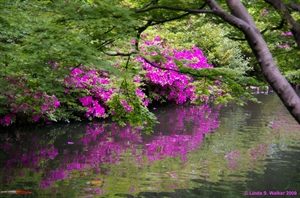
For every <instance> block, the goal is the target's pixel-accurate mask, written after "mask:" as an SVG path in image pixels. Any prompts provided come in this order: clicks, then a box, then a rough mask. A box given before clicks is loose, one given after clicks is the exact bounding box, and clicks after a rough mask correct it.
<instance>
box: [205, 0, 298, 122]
mask: <svg viewBox="0 0 300 198" xmlns="http://www.w3.org/2000/svg"><path fill="white" fill-rule="evenodd" d="M226 2H227V5H228V8H229V9H230V11H231V13H232V15H231V14H229V13H227V12H226V11H225V10H223V9H222V8H221V7H220V6H219V5H218V4H217V3H216V1H215V0H206V3H207V5H209V7H210V8H211V9H212V10H213V11H214V14H215V15H217V16H219V17H220V18H222V19H223V20H224V21H225V22H227V23H229V24H231V25H232V26H235V27H237V28H238V29H240V30H241V31H242V32H243V33H244V34H245V36H246V39H247V41H248V43H249V45H250V47H251V49H252V51H253V53H254V54H255V56H256V58H257V60H258V63H259V65H260V68H261V70H262V73H263V75H264V77H265V79H266V80H267V81H268V83H269V84H270V86H271V87H272V88H273V90H274V91H275V92H276V93H277V95H278V96H279V98H280V99H281V101H282V102H283V104H284V105H285V106H286V108H287V109H288V111H289V112H290V113H291V115H292V116H293V117H294V118H295V119H296V121H297V122H298V123H299V124H300V98H299V97H298V95H297V94H296V92H295V90H294V89H293V88H292V86H291V85H290V84H289V82H288V81H287V80H286V79H285V78H284V76H283V75H282V74H281V73H280V71H279V69H278V68H277V66H276V64H275V62H274V60H273V57H272V54H271V52H270V50H269V48H268V46H267V44H266V42H265V41H264V39H263V38H262V36H261V34H260V32H259V30H258V29H257V28H256V26H255V24H254V22H253V19H252V17H251V16H250V14H249V13H248V12H247V10H246V9H245V7H244V5H243V4H242V3H241V1H240V0H226Z"/></svg>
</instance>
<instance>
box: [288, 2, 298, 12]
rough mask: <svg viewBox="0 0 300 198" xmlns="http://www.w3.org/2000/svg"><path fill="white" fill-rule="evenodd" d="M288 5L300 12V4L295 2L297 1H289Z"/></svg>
mask: <svg viewBox="0 0 300 198" xmlns="http://www.w3.org/2000/svg"><path fill="white" fill-rule="evenodd" d="M287 6H289V7H290V8H291V9H293V10H295V11H298V12H300V5H298V4H295V3H289V4H287Z"/></svg>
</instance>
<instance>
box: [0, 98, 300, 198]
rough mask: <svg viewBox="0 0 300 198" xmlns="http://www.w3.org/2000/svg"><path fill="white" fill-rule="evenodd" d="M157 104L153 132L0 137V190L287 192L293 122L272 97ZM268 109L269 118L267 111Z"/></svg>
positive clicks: (293, 169)
mask: <svg viewBox="0 0 300 198" xmlns="http://www.w3.org/2000/svg"><path fill="white" fill-rule="evenodd" d="M258 97H260V98H259V99H260V100H261V101H262V102H263V104H249V105H248V106H245V107H240V106H236V105H230V104H229V105H228V106H227V107H222V108H221V107H220V106H213V107H210V106H208V105H202V106H198V107H195V106H182V107H174V106H166V107H160V108H158V109H157V110H155V113H156V115H157V116H158V119H159V121H160V123H161V124H159V125H157V126H156V127H155V133H154V134H152V135H149V136H146V135H142V132H141V130H140V129H138V128H132V127H130V126H125V127H120V126H118V125H116V124H115V123H111V122H108V121H106V122H98V123H97V122H93V123H85V124H73V125H69V126H68V125H66V126H64V125H53V126H48V127H46V128H45V127H44V128H37V129H30V130H29V129H26V128H23V129H12V131H10V132H9V131H7V132H4V133H1V134H0V138H1V142H0V169H1V170H0V171H1V173H0V179H1V183H2V184H0V189H1V190H18V189H20V190H30V191H31V192H32V194H31V195H29V196H31V197H134V196H135V197H200V196H201V197H242V196H243V193H244V191H247V192H248V191H268V190H274V191H276V190H280V191H283V190H297V189H300V181H299V178H300V177H299V172H300V170H299V168H298V167H299V162H300V156H299V151H300V149H299V146H298V145H299V142H300V141H299V139H300V134H299V133H300V130H299V125H297V124H295V121H294V120H293V119H292V118H291V117H290V116H289V115H288V114H287V112H286V110H285V108H284V107H283V106H282V104H281V103H280V101H279V100H278V99H277V97H276V96H275V97H273V96H272V95H269V96H266V95H264V96H258ZM274 112H277V113H275V114H274Z"/></svg>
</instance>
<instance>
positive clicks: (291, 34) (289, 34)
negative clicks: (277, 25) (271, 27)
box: [281, 32, 294, 36]
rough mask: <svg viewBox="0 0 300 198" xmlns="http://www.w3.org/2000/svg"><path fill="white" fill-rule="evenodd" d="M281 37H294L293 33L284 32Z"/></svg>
mask: <svg viewBox="0 0 300 198" xmlns="http://www.w3.org/2000/svg"><path fill="white" fill-rule="evenodd" d="M281 36H294V35H293V33H292V32H283V33H282V34H281Z"/></svg>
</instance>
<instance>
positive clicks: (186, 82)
mask: <svg viewBox="0 0 300 198" xmlns="http://www.w3.org/2000/svg"><path fill="white" fill-rule="evenodd" d="M142 37H143V40H142V41H140V43H139V45H140V53H139V55H137V56H135V58H134V60H133V61H131V63H130V64H129V62H128V61H126V59H124V58H122V57H120V58H119V60H120V61H118V62H114V67H115V69H116V70H118V71H119V73H108V72H105V71H102V70H100V69H96V67H93V66H84V65H82V64H81V65H78V66H76V67H70V68H67V67H65V66H59V64H58V63H57V62H51V61H49V62H48V63H47V64H46V65H47V67H49V68H51V71H50V74H51V75H53V76H55V75H54V74H56V76H57V77H56V78H54V79H53V81H52V82H51V81H50V83H52V84H50V85H49V86H57V87H59V88H57V89H55V90H58V91H57V92H54V93H53V92H51V90H48V92H47V90H42V89H41V87H40V83H39V81H38V80H37V79H35V78H32V77H31V76H26V75H20V76H11V77H10V76H7V77H6V81H7V84H9V85H10V86H8V87H7V89H6V91H4V92H3V93H2V95H1V96H2V97H5V98H6V104H5V106H4V105H3V107H4V109H6V111H3V112H4V113H3V117H2V118H1V119H0V123H1V124H3V125H6V126H8V125H10V124H12V123H14V122H15V121H16V120H19V122H48V123H50V122H52V121H69V120H70V119H75V120H81V119H82V118H84V117H85V118H86V119H89V120H92V119H94V118H107V117H109V116H111V117H112V119H113V120H114V121H118V122H119V124H121V125H125V124H126V123H129V124H130V125H132V126H145V130H146V131H147V132H149V131H151V129H152V127H153V125H154V124H155V116H154V115H153V114H152V113H151V112H150V111H149V109H148V108H147V106H148V104H149V103H152V102H153V101H159V102H174V103H176V104H183V103H186V102H191V103H201V102H208V101H211V100H215V101H216V102H218V99H220V98H221V100H224V101H225V102H226V101H227V99H231V92H233V90H230V89H228V86H227V85H226V83H223V77H222V74H223V73H222V72H217V73H215V72H212V71H214V68H213V66H212V65H211V64H209V63H208V62H207V59H206V57H205V56H204V54H203V52H202V50H201V49H199V48H198V47H196V46H193V47H191V48H190V49H186V48H179V49H175V48H173V47H171V46H170V45H169V44H168V40H167V39H163V38H161V37H159V36H156V37H155V38H154V39H151V40H147V39H148V38H147V35H142ZM149 38H151V37H149ZM131 44H135V41H132V42H131ZM111 60H113V59H111ZM125 62H126V64H125ZM181 67H186V68H189V69H191V70H199V71H200V70H203V71H204V70H206V72H208V69H209V71H210V74H205V75H203V76H202V77H201V78H199V76H198V77H197V79H195V78H194V76H193V74H192V73H191V72H182V71H181V70H180V68H181ZM59 73H66V74H67V75H65V76H62V77H59V76H58V74H59ZM51 75H50V76H51ZM219 102H220V101H219Z"/></svg>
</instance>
